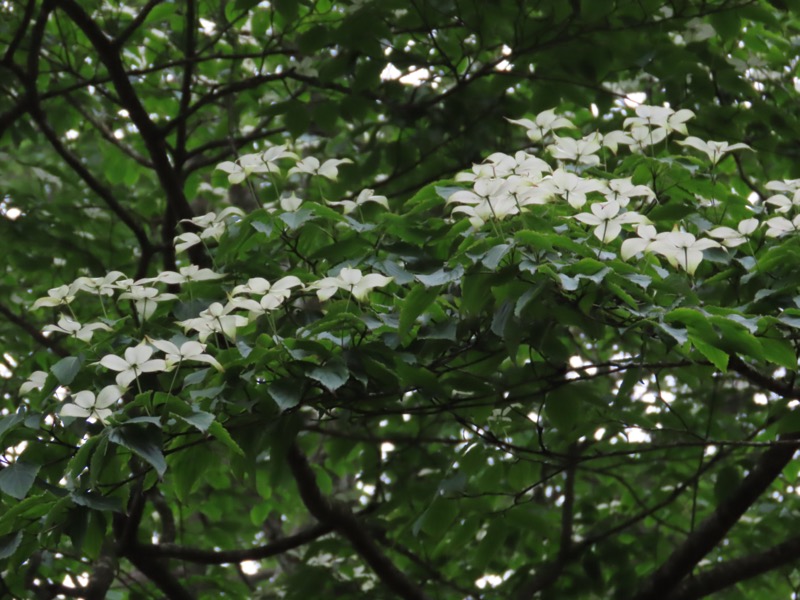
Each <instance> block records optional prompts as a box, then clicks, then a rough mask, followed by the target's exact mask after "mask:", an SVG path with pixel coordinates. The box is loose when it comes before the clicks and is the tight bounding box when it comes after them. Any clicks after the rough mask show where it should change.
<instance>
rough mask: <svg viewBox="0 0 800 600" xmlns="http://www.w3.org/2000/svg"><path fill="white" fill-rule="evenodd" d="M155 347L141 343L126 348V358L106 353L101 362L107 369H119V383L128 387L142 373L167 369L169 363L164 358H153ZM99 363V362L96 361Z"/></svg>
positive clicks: (117, 379)
mask: <svg viewBox="0 0 800 600" xmlns="http://www.w3.org/2000/svg"><path fill="white" fill-rule="evenodd" d="M152 355H153V349H152V348H151V347H150V346H148V345H147V344H139V345H138V346H133V347H132V348H127V349H126V350H125V358H121V357H119V356H117V355H115V354H106V355H105V356H104V357H103V358H101V359H100V362H99V364H101V365H102V366H104V367H105V368H106V369H111V370H112V371H118V373H117V378H116V381H117V385H119V386H121V387H128V385H129V384H130V383H131V382H132V381H133V380H134V379H137V378H138V377H139V375H141V374H142V373H156V372H159V371H166V369H167V365H166V363H165V362H164V360H163V359H160V358H155V359H151V358H150V357H151V356H152ZM96 364H97V363H96Z"/></svg>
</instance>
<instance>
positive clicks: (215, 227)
mask: <svg viewBox="0 0 800 600" xmlns="http://www.w3.org/2000/svg"><path fill="white" fill-rule="evenodd" d="M234 216H236V217H243V216H244V212H243V211H242V209H240V208H237V207H235V206H229V207H228V208H225V209H224V210H223V211H222V212H220V213H219V214H216V213H213V212H210V213H208V214H205V215H200V216H199V217H193V218H191V219H183V220H182V221H181V223H194V224H195V225H197V226H198V227H200V228H201V229H202V231H201V232H200V234H199V235H198V234H197V233H194V232H187V233H182V234H180V235H177V236H175V240H174V243H175V251H176V252H183V251H184V250H186V249H187V248H191V247H192V246H195V245H197V244H199V243H201V242H202V241H203V240H208V239H213V240H216V241H219V239H220V238H221V237H222V234H223V233H225V229H226V221H227V220H228V218H229V217H234Z"/></svg>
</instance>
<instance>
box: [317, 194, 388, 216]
mask: <svg viewBox="0 0 800 600" xmlns="http://www.w3.org/2000/svg"><path fill="white" fill-rule="evenodd" d="M367 202H375V203H376V204H380V205H381V206H382V207H384V208H385V209H386V210H389V201H388V200H387V199H386V196H377V195H375V190H369V189H366V190H361V192H360V193H359V194H358V196H356V199H355V200H342V201H340V202H328V204H330V205H332V206H342V207H343V208H344V214H346V215H349V214H350V213H351V212H353V211H354V210H356V209H357V208H358V207H359V206H361V205H362V204H365V203H367Z"/></svg>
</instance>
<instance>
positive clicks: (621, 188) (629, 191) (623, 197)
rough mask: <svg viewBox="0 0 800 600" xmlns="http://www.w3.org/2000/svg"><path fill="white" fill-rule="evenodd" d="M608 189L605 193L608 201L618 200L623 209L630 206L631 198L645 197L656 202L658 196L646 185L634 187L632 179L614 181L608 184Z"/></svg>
mask: <svg viewBox="0 0 800 600" xmlns="http://www.w3.org/2000/svg"><path fill="white" fill-rule="evenodd" d="M606 186H607V189H606V191H605V192H604V194H605V197H606V199H608V200H616V201H617V202H619V204H620V206H622V207H623V208H624V207H626V206H628V202H629V201H630V200H631V198H637V197H640V196H645V197H646V198H649V199H650V200H655V197H656V194H655V192H654V191H653V190H651V189H650V188H649V187H647V186H646V185H633V181H632V180H631V178H630V177H625V178H624V179H612V180H610V181H608V182H607V184H606Z"/></svg>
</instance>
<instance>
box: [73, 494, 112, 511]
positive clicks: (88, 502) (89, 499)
mask: <svg viewBox="0 0 800 600" xmlns="http://www.w3.org/2000/svg"><path fill="white" fill-rule="evenodd" d="M70 498H72V501H73V502H74V503H75V504H77V505H79V506H85V507H87V508H91V509H92V510H100V511H111V512H123V510H122V500H120V499H119V498H115V497H113V496H101V495H100V494H95V493H93V492H79V491H75V492H72V493H71V494H70Z"/></svg>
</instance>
